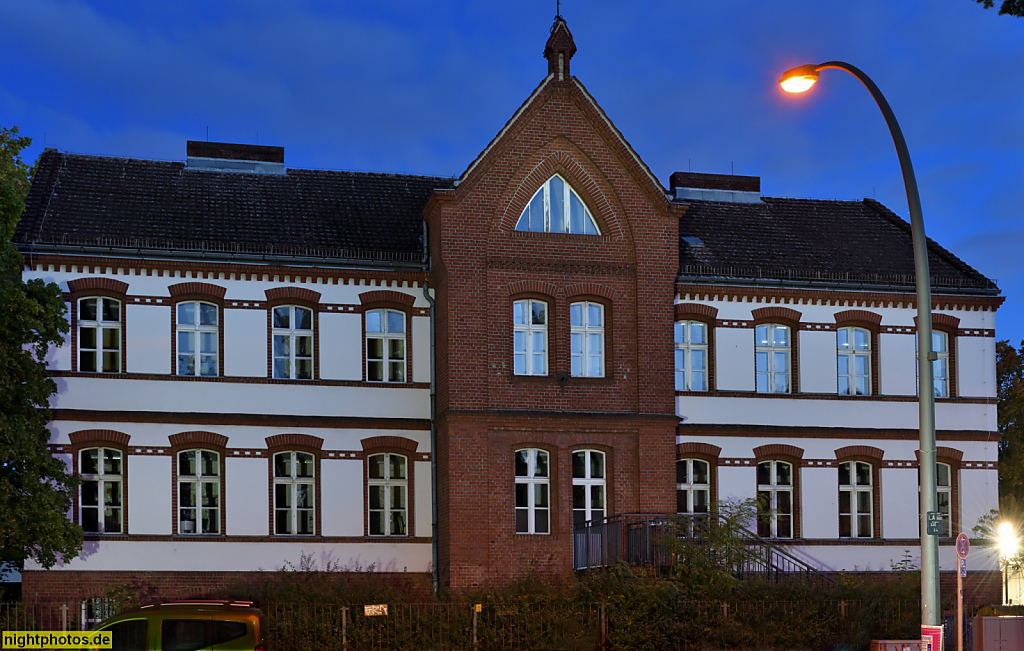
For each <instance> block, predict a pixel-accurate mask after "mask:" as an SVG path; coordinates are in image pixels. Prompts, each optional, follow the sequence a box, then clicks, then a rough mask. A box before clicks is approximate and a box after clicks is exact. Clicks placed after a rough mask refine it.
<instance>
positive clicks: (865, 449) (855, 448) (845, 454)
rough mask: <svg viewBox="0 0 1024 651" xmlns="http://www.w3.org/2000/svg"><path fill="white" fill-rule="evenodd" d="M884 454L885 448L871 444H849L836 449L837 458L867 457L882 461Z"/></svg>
mask: <svg viewBox="0 0 1024 651" xmlns="http://www.w3.org/2000/svg"><path fill="white" fill-rule="evenodd" d="M884 456H885V451H884V450H882V449H880V448H876V447H873V446H870V445H847V446H846V447H843V448H838V449H836V459H849V458H852V457H867V458H870V459H878V460H879V461H881V460H882V457H884Z"/></svg>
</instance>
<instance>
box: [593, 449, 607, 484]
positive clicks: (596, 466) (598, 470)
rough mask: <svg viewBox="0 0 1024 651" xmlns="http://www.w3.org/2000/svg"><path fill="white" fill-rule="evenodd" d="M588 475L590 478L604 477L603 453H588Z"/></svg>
mask: <svg viewBox="0 0 1024 651" xmlns="http://www.w3.org/2000/svg"><path fill="white" fill-rule="evenodd" d="M590 477H591V478H592V479H604V453H602V452H591V453H590Z"/></svg>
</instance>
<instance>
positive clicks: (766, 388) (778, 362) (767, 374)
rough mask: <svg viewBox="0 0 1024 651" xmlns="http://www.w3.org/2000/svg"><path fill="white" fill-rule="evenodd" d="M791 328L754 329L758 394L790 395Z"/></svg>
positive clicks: (764, 326)
mask: <svg viewBox="0 0 1024 651" xmlns="http://www.w3.org/2000/svg"><path fill="white" fill-rule="evenodd" d="M790 350H791V348H790V338H789V326H784V325H776V324H765V325H759V326H757V327H756V328H754V373H755V378H756V386H757V392H758V393H789V388H790V379H789V368H790V366H789V355H790Z"/></svg>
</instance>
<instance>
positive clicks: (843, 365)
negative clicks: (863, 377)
mask: <svg viewBox="0 0 1024 651" xmlns="http://www.w3.org/2000/svg"><path fill="white" fill-rule="evenodd" d="M836 362H838V364H839V375H849V374H850V356H849V355H840V356H839V357H838V358H837V359H836Z"/></svg>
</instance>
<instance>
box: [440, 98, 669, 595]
mask: <svg viewBox="0 0 1024 651" xmlns="http://www.w3.org/2000/svg"><path fill="white" fill-rule="evenodd" d="M555 173H558V174H561V175H562V176H563V178H565V179H566V180H567V181H568V182H569V184H570V185H571V186H572V187H573V188H574V189H575V190H576V191H577V192H578V193H579V194H580V196H581V197H582V199H583V200H584V203H586V205H587V206H588V208H589V209H590V211H591V212H592V214H593V216H594V218H595V220H596V221H597V223H598V226H599V228H600V229H601V232H602V236H600V237H594V236H584V235H566V234H542V233H522V232H515V230H514V228H515V224H516V221H517V220H518V218H519V215H520V214H521V212H522V210H523V208H524V207H525V206H526V204H527V203H528V202H529V200H530V198H531V197H532V196H533V194H534V193H535V192H536V191H537V189H538V188H539V187H540V186H541V185H542V184H543V183H544V182H545V181H546V180H547V179H548V178H550V177H551V176H552V175H553V174H555ZM681 210H682V208H681V207H679V206H675V205H672V204H670V203H669V202H668V200H667V199H666V197H665V191H664V189H663V188H662V187H661V186H660V184H658V183H657V182H656V181H654V180H653V179H651V177H650V175H649V172H648V170H647V168H646V167H644V166H643V165H642V164H640V163H638V161H637V160H636V159H635V157H634V155H633V154H632V152H631V151H630V150H629V149H628V145H626V143H625V142H624V141H623V140H622V139H621V137H620V136H619V135H618V133H617V132H615V131H614V130H613V129H612V128H610V127H609V125H608V124H607V123H606V122H605V118H604V116H603V114H602V113H600V112H599V110H597V109H595V107H594V106H593V105H592V104H591V102H590V100H589V99H588V97H587V96H586V95H585V93H584V92H583V91H581V89H580V88H579V87H578V86H577V85H576V84H575V82H573V81H571V80H569V81H566V82H557V81H549V82H547V85H546V86H545V88H544V89H543V90H541V92H540V93H539V94H538V96H537V97H536V98H535V99H534V101H533V102H532V103H531V104H530V105H529V106H528V107H527V108H526V109H525V110H524V112H523V113H522V114H521V115H520V116H519V117H518V118H517V120H516V121H515V122H514V123H513V124H512V125H510V126H509V128H508V130H507V131H506V132H505V133H504V134H503V135H502V136H501V138H500V139H498V140H497V141H495V142H494V143H492V145H491V146H490V148H489V150H488V151H487V153H486V154H485V155H484V156H483V157H482V158H481V159H480V160H478V161H477V162H476V163H475V165H474V167H473V169H472V171H471V172H470V173H469V174H467V175H466V176H465V177H464V178H463V179H462V180H461V181H460V184H459V186H458V187H457V188H456V189H455V190H454V191H451V192H445V193H440V194H438V195H437V196H436V198H435V200H434V201H432V202H431V204H430V205H428V207H427V209H426V216H427V221H428V225H429V233H430V248H431V255H432V260H433V265H434V267H433V270H432V277H431V284H432V285H433V286H434V287H435V288H436V291H437V299H438V300H437V305H438V311H437V315H436V316H437V321H436V326H437V353H438V355H437V371H438V382H437V389H438V394H437V398H438V403H437V406H438V422H437V428H438V441H437V451H436V453H437V459H438V495H437V497H438V505H439V514H440V517H439V520H440V522H439V535H438V545H439V570H440V574H441V580H442V586H447V587H452V588H471V587H477V586H479V587H483V586H486V585H491V584H495V583H498V584H500V583H503V582H506V581H507V580H509V579H511V578H514V575H515V573H517V572H537V573H543V574H548V575H556V574H561V573H566V572H570V571H571V567H572V539H571V535H572V501H571V492H572V491H571V485H572V484H571V482H572V479H571V467H570V464H571V453H572V450H573V449H579V448H584V447H586V448H593V449H600V450H604V451H605V452H606V454H607V464H608V471H609V476H610V479H609V482H608V487H607V492H608V499H609V504H608V507H607V511H608V513H609V514H612V513H618V512H635V511H637V510H643V511H646V512H671V511H673V510H674V495H673V479H672V477H673V476H674V474H673V473H674V461H675V436H674V434H675V424H676V421H677V419H676V417H675V404H674V395H675V394H674V387H673V359H672V322H673V318H674V312H673V297H674V279H675V274H676V270H677V266H678V253H677V247H678V242H677V240H678V219H679V216H680V213H681ZM537 293H541V294H545V295H546V297H545V300H547V301H548V306H549V320H548V321H549V322H548V346H549V360H548V375H547V376H544V377H521V376H514V375H513V369H512V362H513V360H512V299H513V297H515V296H517V295H524V294H528V295H531V296H535V295H536V294H537ZM594 299H598V300H600V301H601V302H602V303H604V304H605V305H606V309H605V317H606V318H605V377H603V378H569V380H568V382H566V383H565V384H564V385H560V384H559V383H558V382H556V380H555V373H566V374H568V373H569V371H570V355H569V321H568V318H569V315H568V310H569V303H570V302H573V301H575V300H594ZM519 447H543V448H545V449H548V450H549V451H550V452H551V454H552V457H551V462H552V468H553V469H552V478H551V499H552V512H551V515H552V532H551V534H549V535H521V534H520V535H517V534H515V525H514V508H513V484H514V478H513V453H514V451H515V449H517V448H519Z"/></svg>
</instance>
